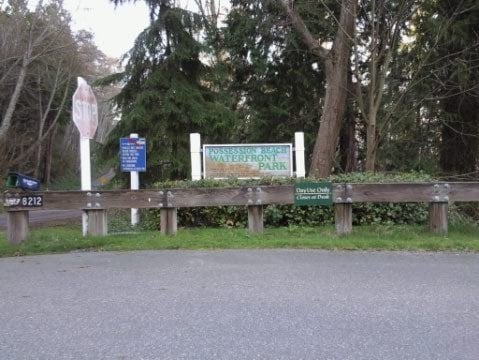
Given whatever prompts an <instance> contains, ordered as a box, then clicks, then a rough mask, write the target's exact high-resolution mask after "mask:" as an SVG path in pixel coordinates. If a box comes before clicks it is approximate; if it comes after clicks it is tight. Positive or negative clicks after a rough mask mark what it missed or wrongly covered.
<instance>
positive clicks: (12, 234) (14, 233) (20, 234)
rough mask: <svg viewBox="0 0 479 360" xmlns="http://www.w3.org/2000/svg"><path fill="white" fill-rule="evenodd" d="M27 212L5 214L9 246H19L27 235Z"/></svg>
mask: <svg viewBox="0 0 479 360" xmlns="http://www.w3.org/2000/svg"><path fill="white" fill-rule="evenodd" d="M28 217H29V216H28V211H8V212H7V240H8V242H9V243H10V244H12V245H16V244H20V243H21V242H22V241H23V240H25V239H26V237H27V236H28V233H29V228H28Z"/></svg>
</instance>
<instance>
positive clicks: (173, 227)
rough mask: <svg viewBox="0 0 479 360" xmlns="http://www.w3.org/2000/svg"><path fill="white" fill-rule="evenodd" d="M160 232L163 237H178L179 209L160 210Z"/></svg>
mask: <svg viewBox="0 0 479 360" xmlns="http://www.w3.org/2000/svg"><path fill="white" fill-rule="evenodd" d="M160 231H161V234H162V235H176V232H177V231H178V209H177V208H161V209H160Z"/></svg>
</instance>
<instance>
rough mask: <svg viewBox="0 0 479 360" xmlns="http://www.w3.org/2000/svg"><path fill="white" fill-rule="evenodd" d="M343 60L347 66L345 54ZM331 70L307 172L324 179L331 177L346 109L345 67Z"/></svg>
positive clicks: (339, 65) (340, 65) (328, 74)
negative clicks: (341, 69)
mask: <svg viewBox="0 0 479 360" xmlns="http://www.w3.org/2000/svg"><path fill="white" fill-rule="evenodd" d="M345 59H346V62H345V64H346V65H347V59H348V55H347V54H345ZM340 62H343V61H340ZM343 63H344V62H343ZM339 67H341V68H343V70H344V71H340V70H339V69H338V68H339ZM332 68H333V70H331V71H328V72H327V75H326V96H325V99H324V106H323V115H322V117H321V123H320V125H319V131H318V135H317V137H316V143H315V145H314V150H313V157H312V160H311V167H310V170H309V175H310V176H313V177H317V178H325V177H328V176H329V175H331V172H332V170H333V164H334V158H335V155H336V148H337V146H338V140H339V132H340V130H341V124H342V119H343V115H344V112H345V109H346V97H347V67H346V66H345V65H344V64H336V65H335V66H334V65H333V66H332Z"/></svg>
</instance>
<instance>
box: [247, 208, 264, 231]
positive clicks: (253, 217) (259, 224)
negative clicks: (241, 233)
mask: <svg viewBox="0 0 479 360" xmlns="http://www.w3.org/2000/svg"><path fill="white" fill-rule="evenodd" d="M248 230H249V232H250V233H253V234H254V233H262V232H263V205H248Z"/></svg>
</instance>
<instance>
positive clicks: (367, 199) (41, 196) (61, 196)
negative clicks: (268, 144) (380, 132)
mask: <svg viewBox="0 0 479 360" xmlns="http://www.w3.org/2000/svg"><path fill="white" fill-rule="evenodd" d="M478 201H479V182H469V183H463V182H461V183H400V184H364V183H362V184H343V183H341V184H340V183H335V184H333V202H334V206H335V224H336V231H337V233H338V234H348V233H350V232H351V231H352V204H353V203H381V202H385V203H390V202H392V203H401V202H402V203H420V202H422V203H429V229H430V230H431V231H432V232H434V233H446V232H447V225H448V224H447V210H448V204H449V203H450V202H478ZM293 203H294V185H271V186H250V187H231V188H190V189H158V190H134V191H132V190H113V191H47V192H38V193H27V192H21V191H7V192H5V193H4V206H5V207H6V209H7V238H8V241H9V242H10V243H19V242H21V241H23V240H24V239H25V238H26V236H27V235H28V214H29V211H32V210H69V209H82V210H84V211H85V212H86V213H87V214H88V219H89V225H88V234H89V235H97V236H98V235H100V236H101V235H106V234H107V232H108V229H107V215H106V210H108V209H111V208H157V209H160V223H161V233H163V234H174V233H176V231H177V209H178V208H182V207H203V206H229V205H235V206H247V207H248V228H249V230H250V231H251V232H261V231H263V206H265V205H270V204H293Z"/></svg>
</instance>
